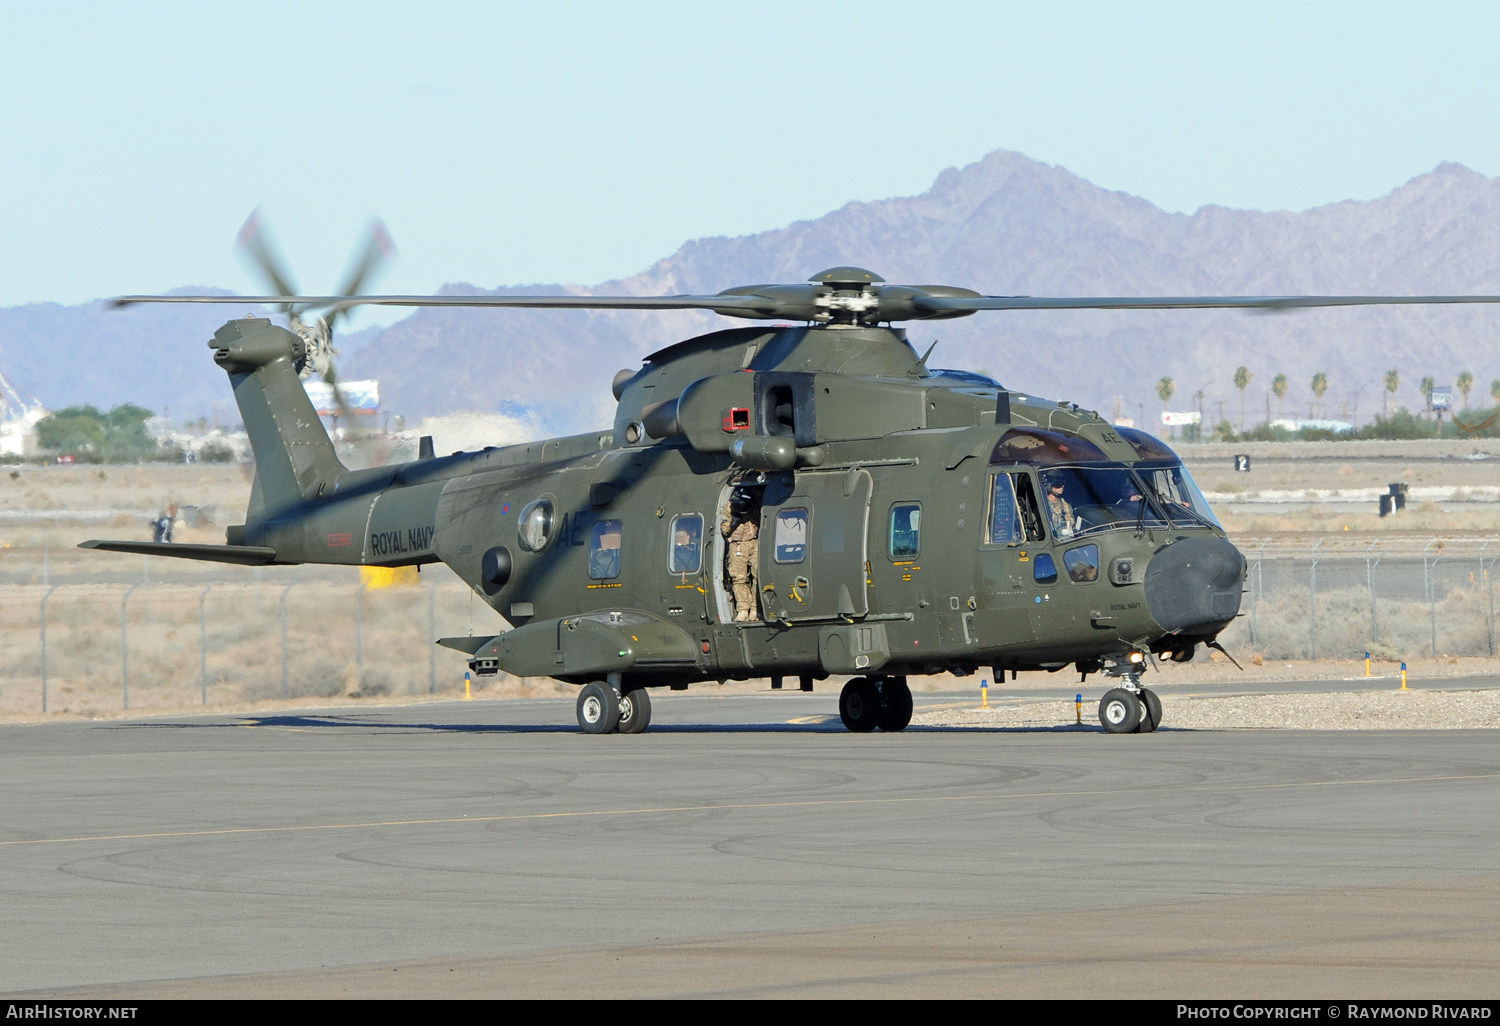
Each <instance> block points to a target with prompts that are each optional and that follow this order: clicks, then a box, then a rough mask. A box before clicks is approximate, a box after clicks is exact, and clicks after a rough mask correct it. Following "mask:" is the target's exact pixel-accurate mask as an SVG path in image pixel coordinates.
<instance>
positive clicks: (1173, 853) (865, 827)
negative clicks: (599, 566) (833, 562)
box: [0, 691, 1500, 999]
mask: <svg viewBox="0 0 1500 1026" xmlns="http://www.w3.org/2000/svg"><path fill="white" fill-rule="evenodd" d="M953 697H954V696H952V695H947V696H923V701H938V700H947V701H952V700H953ZM830 717H836V694H834V693H832V692H831V691H830V692H827V693H824V692H818V693H814V694H812V695H804V694H801V693H796V692H793V693H784V694H775V695H771V694H764V695H741V696H715V695H712V694H711V693H709V694H704V695H701V696H700V695H698V694H695V693H693V692H690V693H688V694H686V695H661V697H659V698H658V699H657V701H656V715H655V722H654V723H653V725H652V728H651V730H650V731H649V732H648V733H646V734H644V735H640V736H618V735H615V736H605V737H591V736H584V735H581V734H579V733H578V732H577V729H576V726H575V725H574V722H573V710H572V704H571V702H567V701H565V700H553V699H538V700H526V701H520V700H510V701H490V702H480V701H475V702H468V703H452V704H445V705H431V704H429V705H422V706H414V707H380V708H370V709H367V710H360V711H355V712H351V711H348V710H347V709H344V710H341V711H338V712H328V713H301V714H297V715H267V716H257V717H251V718H229V717H214V716H203V717H196V718H185V717H174V718H157V719H142V720H135V721H130V720H121V721H112V722H95V723H82V724H80V723H52V724H45V725H21V726H4V727H0V768H3V779H4V781H5V786H4V794H3V797H0V813H3V814H0V893H3V894H4V895H5V898H4V909H5V912H4V926H3V928H0V992H4V993H6V994H9V995H19V994H27V995H30V996H37V995H42V994H50V995H69V996H74V995H76V996H85V995H92V996H99V997H104V996H112V997H120V998H130V997H136V998H146V997H168V996H255V997H270V996H320V995H326V996H358V995H369V996H397V995H403V996H446V997H475V996H537V995H568V996H590V997H626V996H653V995H655V996H659V995H684V996H686V995H737V996H743V995H748V996H776V995H786V996H948V997H953V996H1042V997H1113V996H1121V997H1123V996H1131V997H1137V996H1151V997H1167V998H1173V999H1184V998H1208V997H1236V998H1248V997H1276V996H1284V997H1297V998H1318V997H1344V998H1351V997H1358V998H1375V997H1401V996H1416V997H1423V998H1436V997H1449V998H1478V997H1493V996H1494V994H1495V981H1496V979H1500V845H1497V844H1496V843H1495V839H1496V838H1497V836H1500V736H1497V735H1496V733H1494V732H1485V731H1439V732H1418V731H1411V732H1404V731H1403V732H1362V731H1347V732H1330V733H1315V732H1305V731H1304V732H1291V731H1287V732H1282V731H1245V732H1190V731H1174V730H1170V729H1166V728H1164V729H1162V730H1160V731H1158V732H1157V733H1155V734H1149V735H1124V736H1114V735H1106V734H1104V733H1102V732H1100V731H1099V730H1098V729H1097V727H1089V728H1087V729H1083V730H1079V729H1074V728H1067V729H1059V730H1041V731H981V730H915V729H914V730H910V731H907V732H905V733H902V734H890V735H886V734H870V735H852V734H848V733H846V732H844V731H843V729H842V727H840V726H838V725H837V721H836V719H834V720H833V722H829V719H830Z"/></svg>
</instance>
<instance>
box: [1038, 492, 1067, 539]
mask: <svg viewBox="0 0 1500 1026" xmlns="http://www.w3.org/2000/svg"><path fill="white" fill-rule="evenodd" d="M1045 505H1046V507H1047V519H1048V520H1049V521H1051V523H1052V533H1053V534H1054V535H1056V536H1057V537H1059V538H1071V537H1072V536H1073V507H1072V505H1071V504H1070V503H1069V502H1068V500H1067V499H1064V498H1063V497H1062V496H1061V495H1053V494H1052V489H1050V488H1049V489H1047V499H1046V503H1045Z"/></svg>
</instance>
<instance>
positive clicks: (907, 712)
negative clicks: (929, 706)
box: [879, 677, 912, 731]
mask: <svg viewBox="0 0 1500 1026" xmlns="http://www.w3.org/2000/svg"><path fill="white" fill-rule="evenodd" d="M911 709H912V707H911V688H909V687H907V686H906V678H905V677H887V678H886V679H885V680H884V681H882V682H881V684H880V718H879V726H880V729H881V730H890V731H894V730H905V729H906V725H907V724H908V723H910V722H911Z"/></svg>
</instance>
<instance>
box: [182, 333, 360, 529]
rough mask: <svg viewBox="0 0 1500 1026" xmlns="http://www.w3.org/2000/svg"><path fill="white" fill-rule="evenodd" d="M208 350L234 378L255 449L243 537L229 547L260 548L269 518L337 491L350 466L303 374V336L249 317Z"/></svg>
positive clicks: (236, 396) (217, 336) (231, 380)
mask: <svg viewBox="0 0 1500 1026" xmlns="http://www.w3.org/2000/svg"><path fill="white" fill-rule="evenodd" d="M209 347H210V348H212V349H213V350H214V362H215V363H217V364H218V365H219V366H220V367H223V368H224V370H225V371H227V372H228V373H229V383H230V385H231V386H232V387H233V388H234V399H235V402H236V403H238V404H239V407H240V416H241V418H243V420H244V422H245V431H246V432H247V433H248V434H249V435H250V448H251V449H253V450H254V452H255V464H256V468H255V486H254V489H253V491H252V492H251V496H250V510H249V513H248V515H247V518H246V524H245V527H244V528H243V534H244V536H243V537H242V538H240V539H234V538H231V543H236V542H238V543H239V544H245V543H249V544H255V543H256V542H257V541H258V537H257V536H258V535H259V534H260V528H261V526H262V525H263V524H264V523H265V522H266V521H268V520H274V519H276V517H277V516H278V515H279V514H281V513H284V512H286V511H289V510H291V509H294V508H296V507H298V506H300V505H302V504H303V503H305V502H308V501H309V500H312V499H316V498H317V497H318V496H319V495H321V494H323V492H324V490H325V489H328V490H331V489H332V487H333V484H334V482H335V481H336V480H337V479H338V476H339V475H340V474H342V473H344V472H345V470H346V468H345V467H344V465H343V463H341V462H339V458H338V454H337V453H335V452H334V448H333V441H332V440H331V439H330V438H329V437H328V432H327V431H325V430H323V422H322V421H321V420H319V419H318V412H317V410H316V409H314V408H313V404H312V400H310V399H309V398H308V397H307V392H306V390H304V389H303V387H302V382H301V380H300V379H299V378H298V376H297V374H298V371H299V369H300V368H301V367H302V364H303V361H304V360H306V358H307V345H306V343H305V342H304V341H303V339H302V337H301V336H300V335H298V334H296V333H295V332H291V331H288V330H286V329H285V328H278V327H276V326H275V325H273V324H272V323H271V322H270V321H268V320H265V319H263V318H259V317H247V318H245V319H243V320H238V321H230V322H229V323H228V324H226V325H224V326H223V327H222V328H220V329H219V330H218V331H216V332H214V337H213V341H211V342H209ZM231 533H237V532H234V530H233V528H231Z"/></svg>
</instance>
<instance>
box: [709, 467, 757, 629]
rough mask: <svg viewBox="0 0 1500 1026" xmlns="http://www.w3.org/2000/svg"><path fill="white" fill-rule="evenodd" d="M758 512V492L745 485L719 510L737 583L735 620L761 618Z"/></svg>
mask: <svg viewBox="0 0 1500 1026" xmlns="http://www.w3.org/2000/svg"><path fill="white" fill-rule="evenodd" d="M758 512H759V511H758V509H757V506H756V502H755V498H754V496H753V495H751V494H750V493H749V492H748V491H747V490H746V489H743V488H736V489H735V490H734V491H733V492H731V493H730V496H729V502H728V504H727V505H725V507H724V508H723V509H722V510H720V511H719V514H720V516H719V533H720V534H722V535H723V536H724V540H725V545H724V561H725V563H726V564H727V567H726V568H727V569H728V571H729V581H730V583H731V584H732V585H733V586H734V621H735V623H747V622H749V621H752V620H758V619H760V609H759V605H758V603H757V602H756V595H755V559H756V554H757V553H758V552H759V549H760V542H759V534H760V528H759V526H758V525H757V521H758V520H759V519H760V518H759V516H757V513H758Z"/></svg>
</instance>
